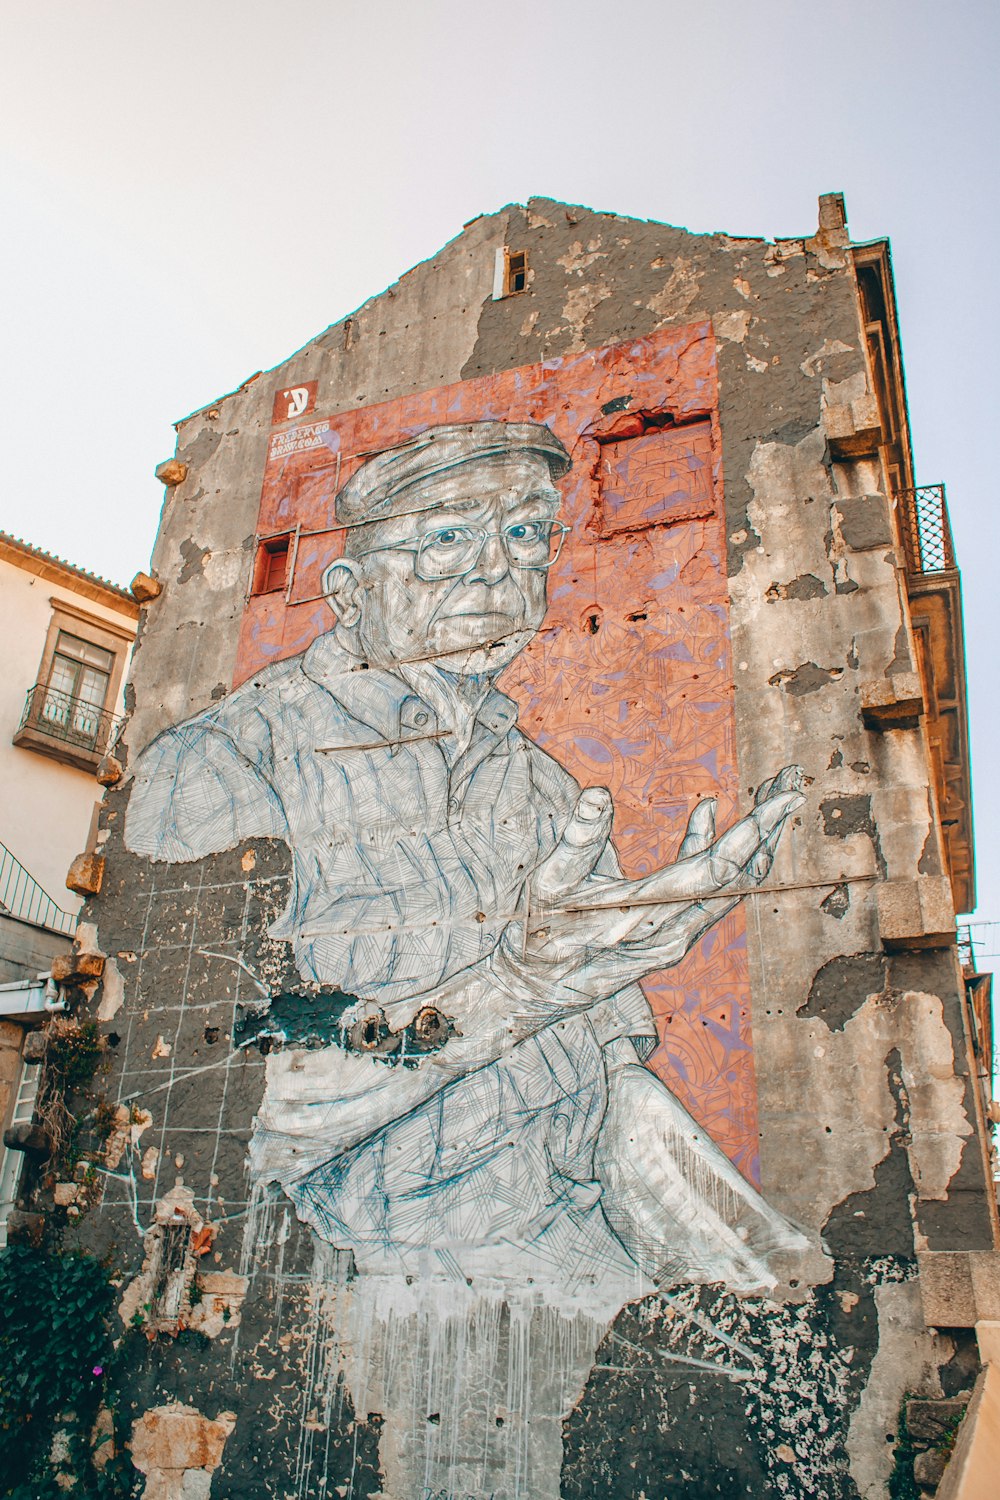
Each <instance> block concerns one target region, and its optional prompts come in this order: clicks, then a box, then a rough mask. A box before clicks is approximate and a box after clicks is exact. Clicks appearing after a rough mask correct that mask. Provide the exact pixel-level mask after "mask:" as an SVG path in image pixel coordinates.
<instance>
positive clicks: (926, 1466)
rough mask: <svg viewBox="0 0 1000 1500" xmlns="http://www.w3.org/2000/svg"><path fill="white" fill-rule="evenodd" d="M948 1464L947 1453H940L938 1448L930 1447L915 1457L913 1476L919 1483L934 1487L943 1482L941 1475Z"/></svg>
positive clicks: (930, 1487)
mask: <svg viewBox="0 0 1000 1500" xmlns="http://www.w3.org/2000/svg"><path fill="white" fill-rule="evenodd" d="M947 1465H948V1455H947V1454H944V1453H938V1452H937V1450H936V1449H934V1448H929V1449H928V1450H927V1451H926V1452H925V1453H918V1454H916V1456H915V1457H914V1460H913V1477H914V1479H915V1480H916V1481H917V1483H918V1484H922V1485H926V1486H927V1487H928V1488H929V1489H934V1488H936V1487H937V1485H939V1484H940V1483H941V1476H942V1475H943V1473H944V1471H945V1469H946V1467H947Z"/></svg>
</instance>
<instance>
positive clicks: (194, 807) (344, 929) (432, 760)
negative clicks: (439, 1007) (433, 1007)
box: [125, 633, 654, 1036]
mask: <svg viewBox="0 0 1000 1500" xmlns="http://www.w3.org/2000/svg"><path fill="white" fill-rule="evenodd" d="M443 737H444V736H443V734H442V732H441V731H440V730H439V728H438V720H437V717H436V715H435V713H434V710H433V708H432V707H431V706H430V705H429V704H428V703H427V702H425V701H424V700H423V699H422V698H421V697H420V696H419V695H418V694H417V693H416V692H415V691H414V689H413V688H411V687H410V686H409V685H408V684H407V683H406V682H404V681H403V679H402V678H401V677H399V676H397V675H396V674H395V673H392V672H388V671H384V670H381V669H379V668H375V667H366V668H363V669H362V668H360V667H359V665H358V663H357V661H356V660H355V659H354V658H351V657H349V656H348V655H347V654H346V653H345V652H344V651H343V650H342V649H341V647H340V646H339V645H338V643H337V641H336V639H335V637H334V635H333V634H332V633H331V634H328V635H323V636H320V637H319V638H318V639H317V640H316V641H314V642H313V644H312V645H311V646H310V647H309V649H308V650H307V651H306V652H304V653H303V654H302V655H301V656H297V657H292V658H290V659H289V660H288V661H284V662H279V663H277V664H276V665H274V666H272V667H268V668H266V669H264V670H263V671H261V672H259V673H257V674H256V675H255V676H254V677H253V678H252V679H250V680H249V681H248V682H246V683H244V684H243V685H242V687H240V688H238V689H237V690H236V691H235V692H234V693H232V694H231V695H230V696H229V697H228V698H226V699H225V700H224V701H223V702H221V703H219V704H215V705H213V706H212V707H211V708H209V709H206V710H205V712H204V713H201V714H199V715H197V717H195V718H193V719H189V720H188V721H187V722H186V723H182V724H179V725H176V726H174V727H173V728H171V729H168V730H166V731H165V732H164V733H163V734H161V735H159V736H158V737H157V738H156V739H155V740H154V741H153V742H152V744H151V745H150V746H149V747H148V748H147V749H146V750H145V751H144V752H143V753H142V755H141V756H140V757H139V760H138V763H137V766H136V775H135V786H134V788H133V791H132V796H131V799H130V803H129V809H128V813H127V815H126V824H125V840H126V844H127V846H128V847H129V848H130V849H131V850H132V851H133V852H134V853H137V854H147V855H149V856H150V857H151V858H153V859H159V860H168V861H170V862H177V861H185V860H192V859H198V858H200V857H202V856H203V855H206V854H210V853H215V852H218V851H220V850H223V849H228V848H232V847H234V846H235V845H237V844H238V843H240V842H241V841H243V840H245V839H249V838H279V839H282V840H283V841H284V842H285V843H286V844H287V845H288V847H289V849H290V851H291V855H292V885H291V891H290V894H289V900H288V904H287V906H286V908H285V910H284V912H283V913H282V914H281V916H280V917H279V918H278V920H277V921H276V922H275V923H274V924H273V925H272V927H271V929H270V932H271V936H272V937H275V938H279V939H283V940H285V941H287V942H290V943H291V944H292V947H293V950H294V954H295V961H296V966H297V968H298V970H299V972H300V974H301V975H302V977H303V978H304V979H307V980H315V981H317V982H319V983H322V984H326V985H330V986H335V987H336V988H338V989H340V990H342V991H343V992H344V993H345V994H348V995H356V996H358V997H359V998H360V999H364V1000H367V999H374V1000H377V1001H378V1002H379V1003H380V1004H389V1003H391V1002H393V1001H396V1000H405V999H408V998H410V997H411V996H416V995H422V994H425V993H430V992H431V991H433V990H434V989H435V988H436V987H437V986H438V985H440V984H441V983H442V982H443V981H444V980H446V979H448V978H450V977H451V976H452V975H454V974H456V973H458V972H459V971H460V970H462V969H465V968H468V967H469V966H470V965H473V964H475V963H477V962H478V961H480V960H481V959H483V958H485V957H487V956H488V955H489V954H490V953H491V952H492V951H493V949H494V948H495V947H496V945H497V943H498V941H499V939H500V936H501V934H502V932H503V930H504V928H505V927H506V926H507V925H508V923H510V922H511V921H512V920H514V919H515V918H516V916H517V912H518V907H519V903H520V900H521V893H522V891H523V888H524V885H525V882H526V880H527V878H528V875H529V874H530V872H531V871H532V870H533V869H534V868H535V866H536V865H537V864H538V863H539V861H540V860H541V859H544V857H545V856H546V855H547V854H548V853H549V852H550V851H551V849H552V848H554V846H555V844H556V842H557V841H558V838H559V835H560V833H561V832H562V829H563V828H564V827H565V825H566V822H567V821H568V819H569V816H570V814H571V812H572V809H573V807H574V805H575V803H576V799H577V797H578V795H579V791H580V788H579V786H578V784H577V782H576V781H575V780H574V778H573V777H572V776H570V774H569V773H568V772H567V771H565V770H564V769H563V767H562V766H560V765H559V763H558V762H557V761H555V760H553V759H552V757H551V756H550V755H548V754H546V752H545V751H544V750H542V749H540V748H539V746H537V745H536V744H535V743H534V742H533V741H532V740H530V739H528V738H527V737H526V736H525V735H523V734H522V733H521V731H520V730H519V729H518V728H517V707H516V705H515V704H514V703H513V702H512V700H511V699H510V698H508V697H506V696H505V694H503V693H501V692H499V691H497V690H496V689H492V690H491V691H490V692H489V694H488V695H487V697H486V699H485V701H484V702H483V704H482V706H481V707H480V709H479V711H478V713H477V715H476V718H475V723H474V725H473V729H472V733H471V737H470V739H469V743H468V745H467V746H466V747H465V748H464V749H463V750H462V751H461V753H460V754H458V755H457V757H455V758H454V760H453V761H452V760H450V759H449V757H448V756H447V755H446V754H445V752H444V749H443V748H442V739H443ZM598 873H599V874H603V875H615V874H617V873H619V872H618V867H617V862H616V860H615V856H614V853H613V851H612V850H611V849H610V848H609V849H608V850H607V852H606V854H605V856H604V857H603V860H602V862H601V864H599V866H598ZM623 995H624V999H621V998H619V999H616V1001H615V1002H614V1004H613V1007H612V1009H613V1011H614V1016H615V1020H614V1021H611V1018H610V1016H603V1017H598V1018H597V1024H598V1027H599V1030H602V1031H605V1030H608V1028H609V1025H610V1032H609V1034H621V1032H622V1031H624V1030H635V1031H637V1032H640V1033H641V1034H643V1035H648V1036H652V1035H653V1034H654V1030H653V1025H652V1021H651V1017H650V1013H649V1009H648V1006H647V1005H646V1002H645V1000H644V999H643V997H642V994H641V991H639V990H638V989H637V988H636V986H634V985H632V986H629V987H628V990H627V991H625V992H623ZM623 1006H624V1007H625V1011H627V1012H628V1019H627V1021H626V1018H625V1011H623Z"/></svg>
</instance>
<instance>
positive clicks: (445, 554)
mask: <svg viewBox="0 0 1000 1500" xmlns="http://www.w3.org/2000/svg"><path fill="white" fill-rule="evenodd" d="M567 531H569V527H568V526H567V525H566V523H565V521H553V520H551V519H550V518H549V517H548V516H545V517H540V518H538V519H536V520H531V521H511V522H510V523H509V524H508V525H507V526H502V527H501V528H500V529H499V531H493V530H491V529H489V528H487V527H485V526H442V527H440V528H439V529H438V530H436V531H428V532H426V533H425V534H424V535H423V536H414V537H408V538H406V540H405V541H400V542H391V543H389V544H388V545H387V546H385V547H369V549H368V551H367V552H360V553H358V556H359V557H369V556H370V555H371V553H373V552H415V553H416V561H415V563H414V566H413V570H414V572H415V573H416V575H417V577H418V578H420V579H422V580H423V582H424V583H437V582H438V581H439V580H440V579H442V578H461V577H462V576H463V574H465V573H468V572H470V571H471V569H472V568H474V567H475V566H476V564H477V563H478V561H479V559H480V557H481V556H482V551H483V548H484V547H485V546H486V541H487V538H488V537H491V536H499V538H500V543H501V546H502V547H503V550H504V554H505V556H506V558H507V562H508V564H509V565H510V567H512V568H527V569H531V570H532V571H539V570H541V571H544V570H545V569H546V568H551V566H552V564H553V563H554V562H555V561H556V559H557V558H558V556H559V553H560V552H561V551H562V544H563V538H564V537H565V535H566V533H567Z"/></svg>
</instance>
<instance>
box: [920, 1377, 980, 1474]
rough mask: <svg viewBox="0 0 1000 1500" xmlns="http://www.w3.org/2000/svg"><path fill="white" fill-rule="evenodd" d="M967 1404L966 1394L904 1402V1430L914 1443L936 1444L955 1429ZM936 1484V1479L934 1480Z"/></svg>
mask: <svg viewBox="0 0 1000 1500" xmlns="http://www.w3.org/2000/svg"><path fill="white" fill-rule="evenodd" d="M968 1404H969V1397H968V1395H965V1396H945V1397H943V1398H941V1399H940V1400H937V1401H924V1400H919V1399H915V1400H913V1401H908V1402H907V1403H906V1430H907V1432H908V1433H909V1434H910V1437H911V1438H912V1439H913V1441H914V1442H915V1443H918V1444H919V1443H927V1444H937V1443H940V1442H941V1441H942V1440H943V1439H944V1438H946V1437H948V1436H949V1435H950V1434H951V1433H953V1432H954V1431H955V1428H956V1427H957V1426H958V1423H959V1422H960V1421H961V1420H962V1416H963V1414H964V1412H965V1408H966V1407H967V1406H968ZM934 1483H935V1484H937V1480H936V1479H935V1480H934Z"/></svg>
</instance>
